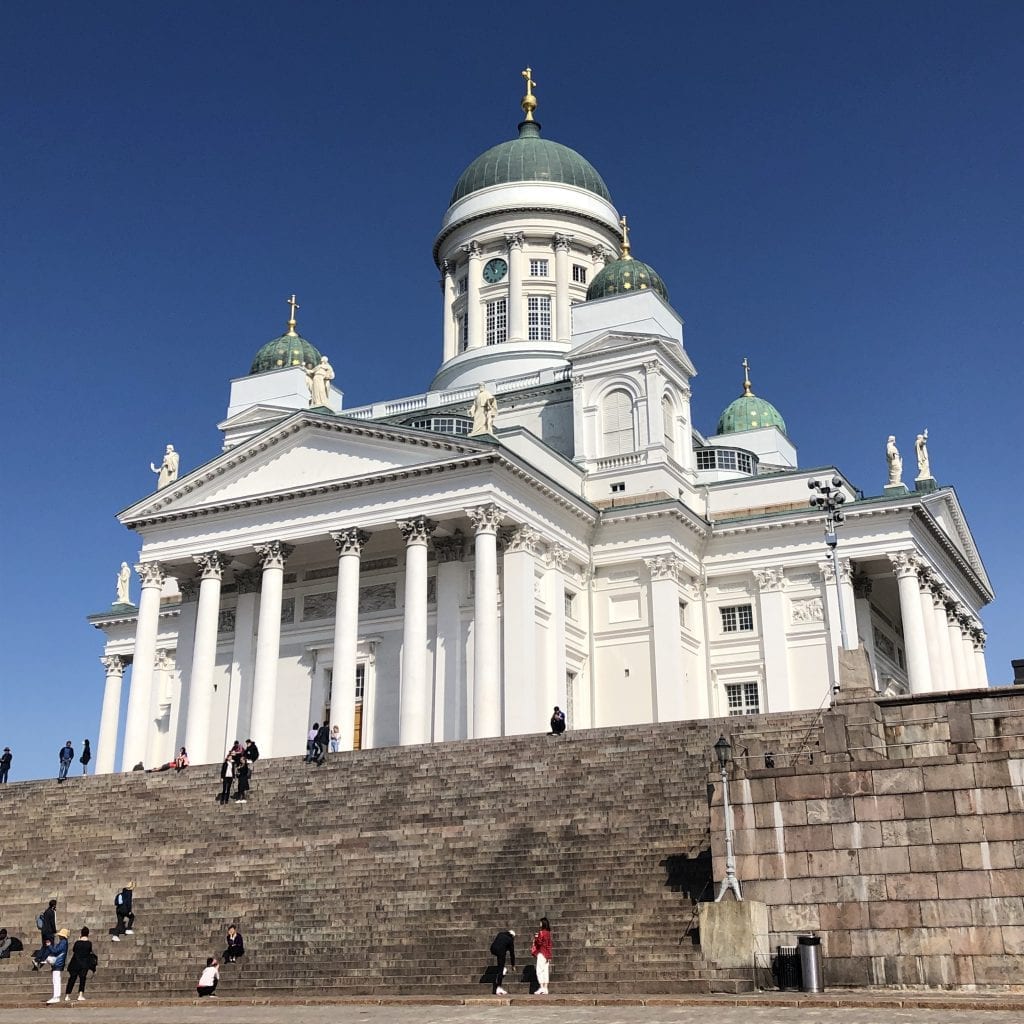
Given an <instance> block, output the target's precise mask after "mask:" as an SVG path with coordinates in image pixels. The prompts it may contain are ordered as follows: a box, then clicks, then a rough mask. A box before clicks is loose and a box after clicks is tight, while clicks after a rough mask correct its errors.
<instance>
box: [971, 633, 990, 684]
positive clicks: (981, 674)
mask: <svg viewBox="0 0 1024 1024" xmlns="http://www.w3.org/2000/svg"><path fill="white" fill-rule="evenodd" d="M972 635H973V637H974V673H975V675H974V678H975V680H976V684H977V686H978V688H979V689H983V688H984V687H986V686H988V669H987V668H986V667H985V640H986V639H987V634H986V632H985V630H984V629H983V628H982V626H981V624H980V623H978V624H977V625H976V626H975V627H974V629H973V630H972Z"/></svg>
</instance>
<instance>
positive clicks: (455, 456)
mask: <svg viewBox="0 0 1024 1024" xmlns="http://www.w3.org/2000/svg"><path fill="white" fill-rule="evenodd" d="M243 415H244V414H243ZM486 450H487V446H485V445H477V444H474V443H472V442H464V441H461V440H456V439H454V438H448V437H445V436H444V435H439V434H431V433H428V432H426V431H420V430H409V429H406V428H401V427H390V426H384V425H381V424H377V423H372V422H359V421H355V420H348V419H345V418H343V417H336V416H330V415H327V414H324V415H319V414H316V413H296V414H293V415H292V416H290V417H288V418H287V419H285V420H283V421H281V422H279V423H277V424H275V425H274V426H272V427H270V428H269V429H267V430H264V431H263V432H262V433H260V434H257V435H256V436H255V437H252V438H250V439H249V440H246V441H244V442H242V443H241V444H238V445H236V446H235V447H233V448H230V449H228V450H227V451H226V452H224V453H223V454H222V455H219V456H218V457H217V458H215V459H213V460H211V461H210V462H208V463H206V464H205V465H203V466H200V467H199V468H198V469H195V470H193V471H192V472H190V473H188V474H186V475H185V476H183V477H181V478H180V479H179V480H176V481H175V482H174V483H173V484H170V485H169V486H167V487H165V488H163V489H162V490H160V491H158V492H157V493H156V494H153V495H150V496H149V497H147V498H146V499H144V500H143V501H140V502H138V503H137V504H135V505H133V506H131V507H130V508H128V509H126V510H125V511H124V512H122V513H121V515H120V517H119V518H120V519H121V522H123V523H126V524H130V523H134V522H138V521H140V520H149V519H153V518H154V517H157V518H159V517H162V516H167V515H171V516H177V515H181V514H183V513H188V512H189V511H190V510H195V511H197V512H200V511H203V510H207V511H208V510H209V509H210V508H211V507H215V506H216V507H223V506H231V505H237V504H238V503H240V502H246V501H249V500H259V499H265V498H266V497H267V496H270V495H283V494H293V493H294V492H296V491H309V490H314V489H316V488H318V487H323V486H325V485H330V484H334V483H339V482H343V481H353V480H362V479H365V478H368V477H370V478H374V477H379V476H381V475H386V474H389V473H395V472H402V471H405V470H409V469H412V468H415V467H419V466H428V465H436V464H438V463H448V462H451V461H452V460H459V459H461V458H468V457H472V456H473V455H474V454H476V453H478V452H481V451H486Z"/></svg>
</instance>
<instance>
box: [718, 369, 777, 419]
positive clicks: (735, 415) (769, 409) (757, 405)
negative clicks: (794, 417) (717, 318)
mask: <svg viewBox="0 0 1024 1024" xmlns="http://www.w3.org/2000/svg"><path fill="white" fill-rule="evenodd" d="M761 427H778V428H779V430H781V431H782V432H783V433H784V434H785V433H786V421H785V420H784V419H783V418H782V414H781V413H780V412H779V410H778V409H776V408H775V406H774V405H772V403H771V402H766V401H765V400H764V399H763V398H758V397H757V395H755V394H754V389H753V388H752V387H751V386H750V364H749V363H748V362H747V360H746V359H744V360H743V394H742V395H740V397H739V398H737V399H736V400H735V401H734V402H730V403H729V404H728V405H727V406H726V407H725V412H723V413H722V415H721V416H720V417H719V418H718V429H717V430H716V431H715V433H716V434H735V433H737V432H738V431H740V430H758V429H760V428H761Z"/></svg>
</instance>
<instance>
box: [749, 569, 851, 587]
mask: <svg viewBox="0 0 1024 1024" xmlns="http://www.w3.org/2000/svg"><path fill="white" fill-rule="evenodd" d="M831 568H832V566H831V565H829V569H831ZM822 575H824V571H823V572H822ZM754 581H755V582H756V583H757V586H758V589H759V590H760V591H761V593H762V594H777V593H779V592H780V591H782V590H784V589H785V587H786V572H785V570H784V569H783V568H782V566H781V565H780V566H774V567H772V568H768V569H755V570H754Z"/></svg>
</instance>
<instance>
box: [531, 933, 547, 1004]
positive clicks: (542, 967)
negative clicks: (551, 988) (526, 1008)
mask: <svg viewBox="0 0 1024 1024" xmlns="http://www.w3.org/2000/svg"><path fill="white" fill-rule="evenodd" d="M530 955H531V956H535V957H536V958H537V991H536V992H534V993H533V994H534V995H535V996H546V995H547V994H548V978H549V977H550V973H551V923H550V922H549V921H548V919H547V918H546V917H542V918H541V919H540V930H539V931H538V932H537V934H536V935H534V937H533V944H532V945H531V946H530Z"/></svg>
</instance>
